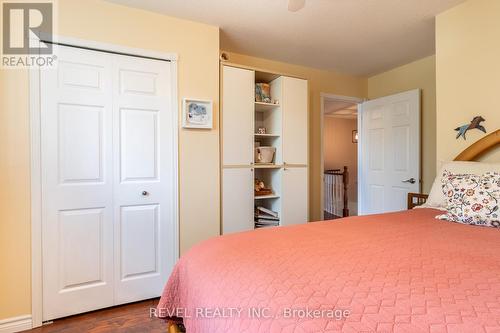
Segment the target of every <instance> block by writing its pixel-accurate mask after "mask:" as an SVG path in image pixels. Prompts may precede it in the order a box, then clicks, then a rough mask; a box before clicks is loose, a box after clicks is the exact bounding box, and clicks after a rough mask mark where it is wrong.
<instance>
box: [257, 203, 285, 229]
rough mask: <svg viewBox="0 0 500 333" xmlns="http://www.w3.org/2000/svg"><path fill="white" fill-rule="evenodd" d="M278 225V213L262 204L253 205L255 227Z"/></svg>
mask: <svg viewBox="0 0 500 333" xmlns="http://www.w3.org/2000/svg"><path fill="white" fill-rule="evenodd" d="M279 225H280V218H279V216H278V213H277V212H275V211H272V210H270V209H267V208H265V207H262V206H257V207H255V229H258V228H265V227H276V226H279Z"/></svg>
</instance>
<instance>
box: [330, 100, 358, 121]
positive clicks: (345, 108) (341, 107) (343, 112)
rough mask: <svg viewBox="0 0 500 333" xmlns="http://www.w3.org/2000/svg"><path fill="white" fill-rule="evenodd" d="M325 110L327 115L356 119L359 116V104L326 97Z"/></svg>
mask: <svg viewBox="0 0 500 333" xmlns="http://www.w3.org/2000/svg"><path fill="white" fill-rule="evenodd" d="M324 103H325V104H324V105H323V111H324V113H325V116H328V117H337V118H347V119H356V118H357V116H358V105H357V104H356V103H352V102H345V101H340V100H335V99H326V98H325V99H324Z"/></svg>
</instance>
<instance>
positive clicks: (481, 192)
mask: <svg viewBox="0 0 500 333" xmlns="http://www.w3.org/2000/svg"><path fill="white" fill-rule="evenodd" d="M441 184H442V189H443V193H444V195H445V196H446V199H447V213H446V214H443V215H438V216H436V218H438V219H441V220H447V221H452V222H458V223H463V224H471V225H481V226H486V227H494V228H500V212H499V209H500V207H499V201H500V173H497V172H487V173H485V174H483V175H469V174H453V173H451V172H449V171H447V170H445V171H444V173H443V177H442V178H441Z"/></svg>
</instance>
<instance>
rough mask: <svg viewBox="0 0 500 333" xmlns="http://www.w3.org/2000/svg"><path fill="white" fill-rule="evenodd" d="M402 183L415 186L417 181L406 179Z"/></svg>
mask: <svg viewBox="0 0 500 333" xmlns="http://www.w3.org/2000/svg"><path fill="white" fill-rule="evenodd" d="M402 182H403V183H410V184H415V183H416V182H417V181H416V180H415V178H410V179H407V180H403V181H402Z"/></svg>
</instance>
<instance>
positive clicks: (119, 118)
mask: <svg viewBox="0 0 500 333" xmlns="http://www.w3.org/2000/svg"><path fill="white" fill-rule="evenodd" d="M170 68H171V67H170V63H168V62H165V61H158V60H150V59H141V58H137V57H127V56H113V122H114V126H113V128H114V130H113V136H114V137H113V141H114V142H115V148H114V163H113V164H114V179H115V181H114V213H115V224H114V235H115V239H114V248H115V251H114V253H115V255H114V258H115V263H114V267H115V304H121V303H125V302H133V301H137V300H141V299H148V298H152V297H158V296H160V294H161V292H162V289H163V285H164V283H165V281H166V280H167V279H168V275H169V274H170V271H171V270H172V268H173V266H174V263H175V257H174V252H173V251H172V246H171V245H172V244H174V243H175V242H174V240H175V235H174V234H173V232H174V230H175V227H174V223H175V221H174V219H173V214H172V212H173V210H174V209H175V207H174V206H173V205H174V204H175V202H176V201H175V200H174V199H175V198H174V197H173V193H174V191H173V189H174V186H175V184H174V180H175V178H174V177H173V175H174V172H175V163H176V161H175V160H174V159H173V158H172V157H173V156H174V142H173V140H172V135H171V133H173V131H174V127H175V126H177V124H176V123H174V121H173V117H172V113H173V112H176V110H173V109H172V96H171V91H172V90H171V84H170V82H171V79H170V78H171V71H170Z"/></svg>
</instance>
